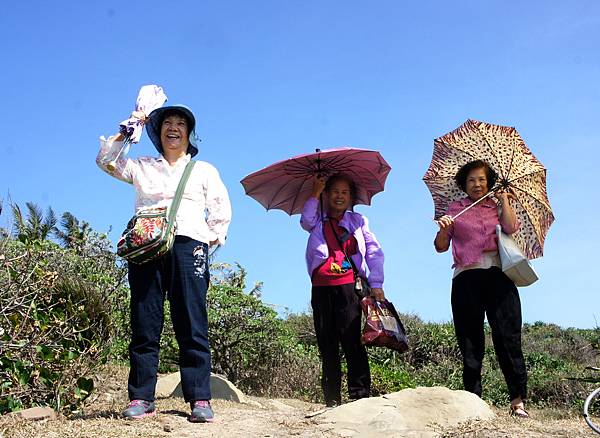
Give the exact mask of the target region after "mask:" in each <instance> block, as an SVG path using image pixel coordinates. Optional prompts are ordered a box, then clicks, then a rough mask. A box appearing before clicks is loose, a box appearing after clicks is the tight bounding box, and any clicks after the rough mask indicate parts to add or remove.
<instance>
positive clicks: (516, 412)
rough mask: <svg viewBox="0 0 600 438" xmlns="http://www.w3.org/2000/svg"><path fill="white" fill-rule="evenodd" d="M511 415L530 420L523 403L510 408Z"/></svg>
mask: <svg viewBox="0 0 600 438" xmlns="http://www.w3.org/2000/svg"><path fill="white" fill-rule="evenodd" d="M510 415H512V416H513V417H519V418H529V413H528V412H527V411H526V410H525V406H524V405H523V403H519V404H517V405H511V406H510Z"/></svg>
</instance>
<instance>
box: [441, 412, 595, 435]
mask: <svg viewBox="0 0 600 438" xmlns="http://www.w3.org/2000/svg"><path fill="white" fill-rule="evenodd" d="M492 409H493V410H494V412H495V413H496V418H495V419H494V420H493V421H473V422H468V423H464V424H461V425H460V426H458V427H456V428H452V429H446V430H444V431H442V432H441V436H442V437H444V438H451V437H452V438H454V437H461V438H475V437H477V438H479V437H486V438H513V437H527V438H543V437H568V438H578V437H588V438H589V437H590V436H592V433H593V432H592V431H591V429H589V428H588V426H587V424H586V423H585V421H584V420H583V417H582V416H581V415H579V414H577V413H575V412H571V411H559V410H557V409H529V408H528V409H527V411H528V412H529V414H530V415H531V418H527V419H524V418H516V417H513V416H511V415H509V413H508V409H506V410H500V409H497V408H492Z"/></svg>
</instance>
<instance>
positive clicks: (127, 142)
mask: <svg viewBox="0 0 600 438" xmlns="http://www.w3.org/2000/svg"><path fill="white" fill-rule="evenodd" d="M130 144H131V138H130V137H125V140H123V146H121V150H120V151H119V153H118V154H117V155H116V156H115V158H114V159H112V160H111V161H110V162H109V163H108V164H107V165H106V169H107V170H108V171H109V172H114V171H115V169H116V168H117V160H118V159H119V157H120V156H121V154H122V153H123V151H124V150H125V148H126V147H127V146H128V145H130Z"/></svg>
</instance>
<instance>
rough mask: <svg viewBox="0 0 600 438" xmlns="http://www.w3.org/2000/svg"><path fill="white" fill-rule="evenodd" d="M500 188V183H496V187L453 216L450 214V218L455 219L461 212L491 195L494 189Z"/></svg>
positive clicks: (494, 191)
mask: <svg viewBox="0 0 600 438" xmlns="http://www.w3.org/2000/svg"><path fill="white" fill-rule="evenodd" d="M501 188H502V186H501V185H497V186H496V187H494V188H492V190H490V191H489V192H487V193H486V195H485V196H482V197H481V198H479V199H478V200H477V201H475V202H473V203H472V204H471V205H469V206H468V207H466V208H465V209H464V210H462V211H459V212H458V213H456V214H455V215H454V216H452V220H454V219H456V218H457V217H459V216H460V215H461V214H463V213H464V212H465V211H467V210H469V209H470V208H473V207H475V206H476V205H477V204H479V203H480V202H481V201H483V200H484V199H486V198H489V197H490V196H492V195H493V194H494V193H496V191H498V190H500V189H501Z"/></svg>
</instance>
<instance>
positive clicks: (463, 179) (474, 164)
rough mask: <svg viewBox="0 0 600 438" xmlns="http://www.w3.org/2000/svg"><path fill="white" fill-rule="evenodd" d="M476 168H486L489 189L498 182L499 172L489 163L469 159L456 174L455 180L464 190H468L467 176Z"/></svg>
mask: <svg viewBox="0 0 600 438" xmlns="http://www.w3.org/2000/svg"><path fill="white" fill-rule="evenodd" d="M475 169H484V170H485V176H486V179H487V186H488V189H489V190H491V189H492V187H494V185H495V184H496V180H497V179H498V174H497V173H496V172H495V171H494V169H492V168H491V167H490V165H489V164H488V163H486V162H485V161H483V160H474V161H469V162H468V163H467V164H465V165H463V166H462V167H461V168H460V169H458V172H456V175H455V176H454V181H456V185H458V187H459V188H460V189H461V190H462V191H463V192H465V193H466V192H467V176H468V175H469V173H470V172H471V171H472V170H475Z"/></svg>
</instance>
